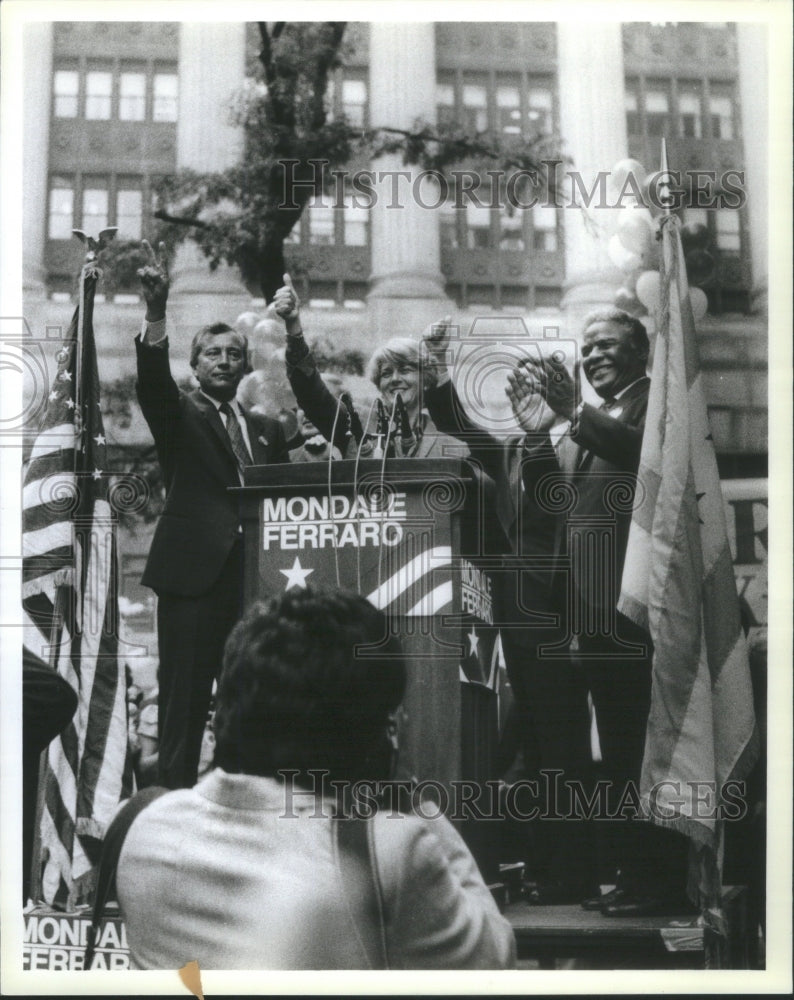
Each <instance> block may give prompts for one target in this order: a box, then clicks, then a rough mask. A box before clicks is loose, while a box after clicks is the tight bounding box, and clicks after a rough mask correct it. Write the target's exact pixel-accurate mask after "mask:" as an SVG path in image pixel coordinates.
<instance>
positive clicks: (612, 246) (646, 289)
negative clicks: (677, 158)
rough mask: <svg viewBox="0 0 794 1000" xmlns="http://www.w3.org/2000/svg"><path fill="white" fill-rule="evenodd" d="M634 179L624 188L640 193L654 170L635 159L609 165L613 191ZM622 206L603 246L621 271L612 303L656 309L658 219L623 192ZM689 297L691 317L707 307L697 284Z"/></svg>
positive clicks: (637, 310)
mask: <svg viewBox="0 0 794 1000" xmlns="http://www.w3.org/2000/svg"><path fill="white" fill-rule="evenodd" d="M630 176H631V177H632V178H633V181H634V183H633V184H631V183H630V184H629V185H628V188H629V189H633V190H635V191H637V192H638V193H640V194H641V193H643V192H645V191H647V190H648V185H649V183H650V181H651V180H652V179H653V178H654V177H655V175H654V174H647V173H646V170H645V167H643V165H642V164H641V163H640V162H639V160H632V159H626V160H620V161H619V162H618V163H616V164H615V165H614V167H613V168H612V172H611V174H610V183H611V184H612V185H613V187H614V188H615V190H616V191H618V192H626V190H627V181H628V180H629V177H630ZM623 201H624V207H623V208H621V209H620V212H619V214H618V224H617V229H616V232H615V234H614V235H613V236H612V237H611V239H610V241H609V244H608V246H607V253H608V254H609V259H610V260H611V261H612V263H613V264H614V265H615V267H617V268H618V269H619V270H620V271H622V272H623V274H624V280H623V284H622V285H621V287H620V288H619V289H618V290H617V292H616V293H615V305H616V306H617V307H618V308H619V309H625V311H626V312H629V313H633V314H634V315H640V314H642V313H644V312H648V313H650V314H651V315H655V314H656V313H658V310H659V306H660V303H661V290H662V289H661V278H660V276H659V267H660V265H661V260H660V254H661V243H660V240H659V221H658V219H656V218H654V216H653V215H651V212H650V210H649V209H648V208H646V207H645V206H644V205H641V204H639V202H638V199H637V198H636V197H632V196H630V195H629V194H628V193H625V194H624V198H623ZM689 298H690V301H691V303H692V312H693V315H694V318H695V320H696V321H697V320H699V319H702V318H703V316H705V315H706V311H707V309H708V299H707V298H706V294H705V292H703V290H702V289H700V288H690V289H689Z"/></svg>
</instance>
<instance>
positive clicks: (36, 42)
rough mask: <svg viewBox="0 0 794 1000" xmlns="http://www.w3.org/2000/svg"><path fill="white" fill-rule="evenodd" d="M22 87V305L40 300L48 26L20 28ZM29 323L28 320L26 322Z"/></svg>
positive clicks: (43, 291) (49, 72)
mask: <svg viewBox="0 0 794 1000" xmlns="http://www.w3.org/2000/svg"><path fill="white" fill-rule="evenodd" d="M22 58H23V73H24V87H23V88H22V89H23V94H24V97H23V121H22V156H23V171H24V183H23V185H22V261H23V265H22V266H23V274H22V288H23V296H24V305H25V310H26V313H25V315H26V316H27V309H28V306H31V307H33V308H36V304H37V303H41V302H42V301H43V300H44V299H45V298H46V285H45V279H46V268H45V263H44V251H45V246H46V240H47V229H46V227H47V208H48V207H47V198H48V191H47V172H48V165H49V135H50V91H51V88H52V24H51V23H47V22H36V21H31V22H30V23H28V24H25V25H24V26H23V28H22ZM28 321H29V322H30V318H28Z"/></svg>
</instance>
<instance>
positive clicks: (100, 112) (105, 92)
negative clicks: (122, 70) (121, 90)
mask: <svg viewBox="0 0 794 1000" xmlns="http://www.w3.org/2000/svg"><path fill="white" fill-rule="evenodd" d="M112 97H113V74H112V73H109V72H106V71H105V70H91V71H90V72H88V73H86V76H85V116H86V118H88V119H92V120H95V121H105V120H106V119H108V118H110V109H111V100H112Z"/></svg>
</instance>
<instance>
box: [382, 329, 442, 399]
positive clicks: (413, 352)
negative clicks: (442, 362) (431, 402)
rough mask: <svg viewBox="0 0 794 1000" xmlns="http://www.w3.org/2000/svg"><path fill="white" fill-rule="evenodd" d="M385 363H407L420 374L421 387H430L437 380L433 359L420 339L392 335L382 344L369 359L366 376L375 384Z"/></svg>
mask: <svg viewBox="0 0 794 1000" xmlns="http://www.w3.org/2000/svg"><path fill="white" fill-rule="evenodd" d="M386 365H409V366H410V367H412V368H415V369H417V371H419V372H420V373H421V376H422V388H423V389H432V388H433V387H434V386H435V385H436V383H437V382H438V371H437V369H436V365H435V361H434V360H433V358H432V357H431V356H430V355H429V354H428V352H427V349H426V348H425V345H424V343H423V342H422V341H421V340H412V339H411V337H392V338H391V340H387V341H386V343H385V344H382V345H381V346H380V347H379V348H378V349H377V350H376V351H375V353H374V354H373V355H372V357H371V358H370V359H369V364H368V365H367V377H368V378H369V379H370V381H371V382H373V383H374V384H375V385H376V386H377V385H378V384H379V383H380V376H381V373H382V371H383V369H384V367H385V366H386Z"/></svg>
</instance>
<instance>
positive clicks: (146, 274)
mask: <svg viewBox="0 0 794 1000" xmlns="http://www.w3.org/2000/svg"><path fill="white" fill-rule="evenodd" d="M141 246H142V247H143V249H144V251H145V252H146V256H147V258H148V259H147V262H146V263H145V264H144V265H143V267H139V268H138V270H137V271H136V272H135V273H136V274H137V275H138V277H139V278H140V279H141V288H142V290H143V297H144V299H146V320H147V322H149V323H156V322H157V321H158V320H161V319H163V318H164V317H165V305H166V302H167V301H168V290H169V288H170V279H169V277H168V257H167V255H166V250H165V243H160V245H159V247H158V253H155V252H154V250H152V247H151V244H150V243H149V242H148V241H147V240H141Z"/></svg>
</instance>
